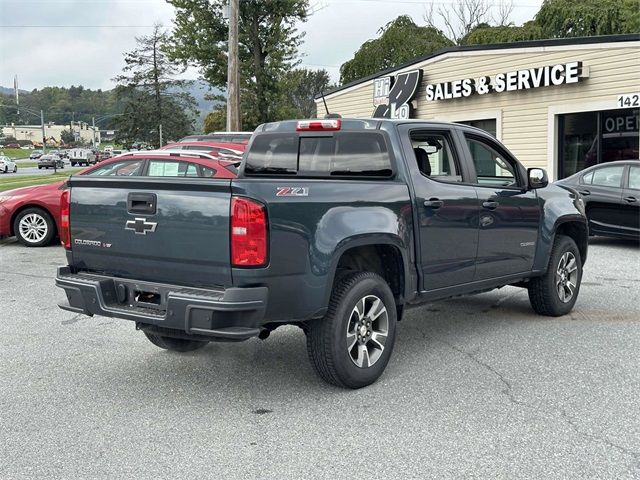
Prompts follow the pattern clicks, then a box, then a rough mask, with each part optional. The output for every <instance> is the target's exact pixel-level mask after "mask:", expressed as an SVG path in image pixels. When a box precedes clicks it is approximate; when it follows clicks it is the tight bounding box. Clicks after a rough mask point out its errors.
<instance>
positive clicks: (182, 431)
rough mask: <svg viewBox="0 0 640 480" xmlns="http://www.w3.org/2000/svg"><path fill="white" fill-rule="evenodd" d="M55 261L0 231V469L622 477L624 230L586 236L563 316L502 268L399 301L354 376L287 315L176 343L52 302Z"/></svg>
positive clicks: (635, 349) (636, 362) (629, 463)
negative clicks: (514, 283)
mask: <svg viewBox="0 0 640 480" xmlns="http://www.w3.org/2000/svg"><path fill="white" fill-rule="evenodd" d="M63 263H64V253H63V251H62V250H61V249H60V248H59V247H48V248H42V249H26V248H23V247H22V246H20V245H19V244H17V243H15V242H14V241H12V240H9V241H3V242H0V279H1V280H0V312H1V313H2V315H1V317H2V321H1V322H0V332H1V334H0V345H1V347H0V372H1V373H0V381H1V385H2V388H1V389H0V446H1V454H0V477H1V478H34V477H37V478H170V477H173V478H189V477H191V478H223V479H227V478H229V479H265V478H269V479H271V478H273V479H281V478H331V479H334V478H352V477H355V478H376V479H377V478H399V479H406V478H482V479H485V478H509V479H511V478H533V479H539V478H562V479H569V478H603V479H614V478H615V479H620V478H636V479H637V478H640V273H639V272H640V249H638V247H637V244H634V243H630V242H625V241H620V240H615V239H601V238H598V239H594V240H592V244H591V247H590V253H589V260H588V262H587V264H586V266H585V274H584V279H583V284H582V290H581V292H580V297H579V299H578V303H577V304H576V308H575V310H574V311H573V312H572V314H570V315H567V316H565V317H562V318H545V317H538V316H536V315H535V314H534V313H533V312H532V311H531V309H530V307H529V303H528V299H527V295H526V292H525V291H524V290H521V289H516V288H512V287H508V288H504V289H502V290H497V291H493V292H490V293H485V294H481V295H476V296H472V297H465V298H462V299H455V300H451V301H446V302H440V303H434V304H432V305H428V306H425V307H421V308H419V309H415V310H411V311H410V312H409V313H408V314H407V315H406V317H405V319H404V320H403V321H402V323H401V324H400V325H399V330H398V338H397V343H396V347H395V350H394V355H393V357H392V359H391V362H390V363H389V366H388V367H387V370H386V372H385V374H384V375H383V377H382V378H381V379H380V381H379V382H378V383H376V384H375V385H373V386H371V387H368V388H365V389H362V390H359V391H345V390H340V389H336V388H333V387H330V386H328V385H325V384H324V383H323V382H322V381H321V380H319V379H318V378H317V377H316V376H315V374H314V373H313V371H312V369H311V367H310V365H309V363H308V361H307V356H306V349H305V342H304V334H303V333H302V331H301V330H299V329H297V328H295V327H286V328H282V329H279V330H277V331H275V332H274V333H273V334H272V335H271V337H270V338H269V339H268V340H266V341H261V340H257V339H253V340H249V341H247V342H244V343H241V344H228V343H212V344H210V345H209V346H208V347H206V348H204V349H202V350H200V351H197V352H194V353H189V354H177V353H168V352H165V351H162V350H160V349H158V348H157V347H155V346H153V345H152V344H151V343H150V342H148V341H147V340H146V339H145V337H144V336H143V335H142V333H140V332H136V331H135V329H134V326H133V324H132V323H130V322H127V321H124V320H116V319H110V318H102V317H94V318H87V317H84V316H81V315H75V314H73V313H69V312H64V311H62V310H59V309H58V308H57V307H56V302H57V301H60V300H62V299H63V297H64V295H63V292H62V291H61V290H59V289H57V288H55V287H54V283H53V278H54V275H55V267H56V266H57V265H61V264H63ZM292 301H295V300H292Z"/></svg>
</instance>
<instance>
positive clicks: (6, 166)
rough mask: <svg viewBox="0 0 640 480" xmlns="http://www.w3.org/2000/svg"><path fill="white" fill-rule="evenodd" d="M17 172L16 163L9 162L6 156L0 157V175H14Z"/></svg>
mask: <svg viewBox="0 0 640 480" xmlns="http://www.w3.org/2000/svg"><path fill="white" fill-rule="evenodd" d="M17 171H18V166H17V165H16V162H14V161H13V160H11V159H10V158H9V157H7V156H6V155H0V173H9V172H13V173H16V172H17Z"/></svg>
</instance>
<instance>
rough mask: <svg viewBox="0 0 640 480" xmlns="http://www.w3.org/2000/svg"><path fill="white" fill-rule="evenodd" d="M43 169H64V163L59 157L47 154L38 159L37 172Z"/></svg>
mask: <svg viewBox="0 0 640 480" xmlns="http://www.w3.org/2000/svg"><path fill="white" fill-rule="evenodd" d="M43 168H47V169H49V168H64V161H63V160H62V159H61V158H60V156H59V155H56V154H54V153H47V154H46V155H42V156H41V157H40V158H39V159H38V170H41V169H43Z"/></svg>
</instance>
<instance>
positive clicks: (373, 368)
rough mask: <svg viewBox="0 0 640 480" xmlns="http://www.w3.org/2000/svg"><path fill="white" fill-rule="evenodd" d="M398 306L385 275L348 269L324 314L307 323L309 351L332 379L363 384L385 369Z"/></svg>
mask: <svg viewBox="0 0 640 480" xmlns="http://www.w3.org/2000/svg"><path fill="white" fill-rule="evenodd" d="M396 318H397V317H396V305H395V301H394V298H393V293H392V292H391V289H390V288H389V286H388V285H387V283H386V282H385V281H384V279H383V278H382V277H380V276H379V275H376V274H375V273H370V272H360V273H352V274H348V275H346V276H345V277H343V278H342V279H340V280H339V281H338V283H337V285H336V286H335V287H334V290H333V293H332V296H331V303H330V304H329V310H328V312H327V314H326V315H325V317H324V318H322V319H319V320H314V321H312V322H310V323H309V324H308V326H307V329H306V333H307V352H308V353H309V359H310V360H311V364H312V365H313V367H314V368H315V370H316V372H317V373H318V375H319V376H320V377H321V378H322V379H323V380H325V381H326V382H328V383H331V384H333V385H337V386H340V387H346V388H361V387H365V386H367V385H371V384H372V383H374V382H375V381H376V380H377V379H378V378H379V377H380V375H382V372H383V371H384V369H385V367H386V366H387V363H388V362H389V358H390V357H391V352H392V351H393V345H394V341H395V334H396Z"/></svg>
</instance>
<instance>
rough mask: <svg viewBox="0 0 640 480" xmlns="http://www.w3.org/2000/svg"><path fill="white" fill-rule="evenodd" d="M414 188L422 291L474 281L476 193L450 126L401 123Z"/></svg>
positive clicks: (476, 243) (476, 247)
mask: <svg viewBox="0 0 640 480" xmlns="http://www.w3.org/2000/svg"><path fill="white" fill-rule="evenodd" d="M399 130H400V134H401V138H402V142H403V149H404V151H405V157H406V158H407V166H408V168H409V174H410V176H411V180H412V184H413V188H414V210H415V212H416V215H415V217H417V225H416V229H417V230H418V234H419V237H420V238H419V242H418V247H419V249H417V252H416V253H417V258H418V263H419V267H420V270H421V273H422V275H421V276H422V286H421V287H422V290H423V291H433V290H438V289H442V288H447V287H453V286H457V285H461V284H464V283H469V282H471V281H473V278H474V275H475V269H476V265H475V264H476V255H477V249H478V213H479V208H478V197H477V194H476V191H475V188H474V187H473V186H472V185H468V184H465V183H464V176H465V175H466V174H465V172H464V171H463V167H464V165H463V163H462V159H461V158H460V155H459V153H458V150H457V149H456V143H455V138H454V135H452V132H450V131H449V130H446V129H444V130H437V129H433V128H428V127H425V128H421V127H420V126H419V125H415V124H413V125H401V126H400V127H399Z"/></svg>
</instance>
